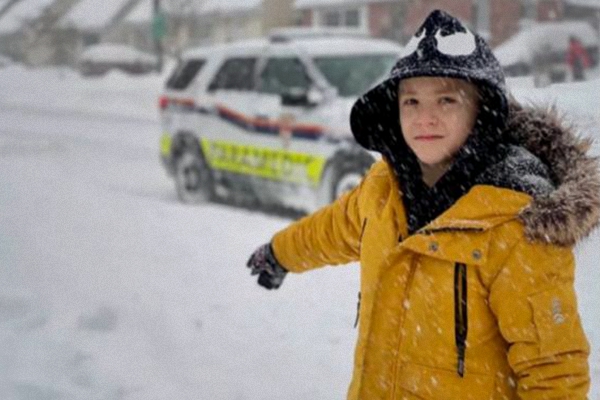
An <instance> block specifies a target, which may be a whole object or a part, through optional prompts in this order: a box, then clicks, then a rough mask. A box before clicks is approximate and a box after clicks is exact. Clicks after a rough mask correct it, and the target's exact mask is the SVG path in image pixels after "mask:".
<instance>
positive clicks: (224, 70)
mask: <svg viewBox="0 0 600 400" xmlns="http://www.w3.org/2000/svg"><path fill="white" fill-rule="evenodd" d="M255 68H256V58H230V59H229V60H227V61H225V63H224V64H223V66H221V69H220V70H219V72H217V75H216V76H215V78H214V80H213V81H212V82H211V83H210V85H209V87H208V90H209V91H214V90H252V89H253V88H254V86H255V85H254V84H255V79H254V77H255Z"/></svg>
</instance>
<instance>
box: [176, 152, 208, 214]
mask: <svg viewBox="0 0 600 400" xmlns="http://www.w3.org/2000/svg"><path fill="white" fill-rule="evenodd" d="M175 187H176V189H177V197H178V198H179V200H181V201H182V202H183V203H189V204H195V203H202V202H207V201H210V200H212V198H213V193H214V185H213V179H212V174H211V171H210V169H209V168H208V166H207V165H206V163H205V162H204V159H203V158H202V157H201V155H200V154H198V153H195V152H192V151H184V152H183V153H182V154H181V155H180V156H179V158H178V159H177V161H176V164H175Z"/></svg>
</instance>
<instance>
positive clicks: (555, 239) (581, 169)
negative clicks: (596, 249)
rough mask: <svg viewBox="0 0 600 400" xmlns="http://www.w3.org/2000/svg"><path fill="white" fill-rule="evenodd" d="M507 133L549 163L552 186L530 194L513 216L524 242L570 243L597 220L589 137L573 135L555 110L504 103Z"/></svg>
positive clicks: (598, 184)
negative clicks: (525, 204) (545, 192)
mask: <svg viewBox="0 0 600 400" xmlns="http://www.w3.org/2000/svg"><path fill="white" fill-rule="evenodd" d="M507 134H508V137H509V140H510V141H515V142H516V143H518V144H520V145H521V146H523V147H525V148H527V149H528V150H529V151H530V152H532V153H533V154H535V155H536V156H537V157H539V158H540V160H542V162H544V163H545V164H546V165H548V166H549V167H550V170H551V175H552V176H551V177H552V180H553V181H554V184H555V185H556V190H554V191H553V192H551V193H550V194H548V195H546V196H540V197H536V198H535V199H534V200H533V202H532V203H531V204H530V205H529V206H528V207H526V208H525V209H523V210H522V212H521V213H520V215H519V218H520V219H521V220H522V221H523V223H524V225H525V235H526V236H527V238H528V239H529V240H532V241H541V242H544V243H552V244H558V245H562V246H572V245H574V244H575V243H577V242H578V241H580V240H581V239H583V238H585V237H587V236H588V235H589V234H590V233H591V232H592V230H593V229H595V228H596V227H598V225H599V221H600V170H599V163H598V158H597V157H591V156H589V155H587V152H588V150H589V149H590V147H591V144H592V140H591V139H589V138H582V137H579V136H578V135H576V134H575V129H574V128H573V127H572V126H567V125H566V124H565V123H564V121H563V120H562V118H561V117H560V116H559V115H558V112H557V110H556V109H555V108H550V109H549V110H542V109H539V108H534V107H525V106H522V105H520V104H518V103H516V102H514V101H512V102H511V104H510V110H509V119H508V127H507Z"/></svg>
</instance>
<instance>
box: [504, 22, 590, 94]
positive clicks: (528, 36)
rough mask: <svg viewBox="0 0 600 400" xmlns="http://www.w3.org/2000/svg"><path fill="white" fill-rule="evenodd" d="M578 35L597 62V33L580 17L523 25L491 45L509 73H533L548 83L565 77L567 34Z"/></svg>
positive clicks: (517, 74) (570, 35)
mask: <svg viewBox="0 0 600 400" xmlns="http://www.w3.org/2000/svg"><path fill="white" fill-rule="evenodd" d="M570 37H576V38H578V39H579V40H580V41H581V43H582V44H583V46H584V47H585V48H586V50H587V51H588V53H589V54H590V55H591V58H592V65H594V66H595V65H597V63H598V35H597V33H596V31H595V30H594V28H592V26H591V25H590V24H588V23H587V22H583V21H560V22H541V23H536V24H534V25H532V26H530V27H528V28H524V29H522V30H521V31H519V32H518V33H517V34H515V35H514V36H513V37H511V38H510V39H508V40H507V41H506V42H504V43H503V44H501V45H500V46H498V47H497V48H496V49H494V53H495V54H496V57H497V58H498V60H499V61H500V64H501V65H502V67H503V69H504V72H505V74H506V75H507V76H509V77H518V76H527V75H533V76H535V77H536V79H540V80H545V81H547V83H553V82H563V81H565V80H568V68H567V64H566V61H565V60H566V54H567V49H568V46H569V38H570Z"/></svg>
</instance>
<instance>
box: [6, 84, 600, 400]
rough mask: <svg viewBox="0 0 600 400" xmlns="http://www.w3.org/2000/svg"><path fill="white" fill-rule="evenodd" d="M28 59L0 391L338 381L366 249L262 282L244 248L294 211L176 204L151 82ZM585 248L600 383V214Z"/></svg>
mask: <svg viewBox="0 0 600 400" xmlns="http://www.w3.org/2000/svg"><path fill="white" fill-rule="evenodd" d="M20 73H21V72H19V74H20ZM27 74H28V75H27V77H28V79H27V80H21V81H20V82H19V81H17V80H15V79H12V78H10V77H9V78H3V76H2V74H0V83H2V85H3V86H2V87H3V89H5V90H4V91H3V92H2V93H0V121H2V123H1V124H0V399H3V400H5V399H6V400H13V399H14V400H24V399H27V400H47V399H53V400H66V399H69V400H70V399H77V400H96V399H98V400H100V399H102V400H113V399H114V400H117V399H127V400H129V399H134V400H142V399H143V400H188V399H189V400H197V399H201V400H203V399H207V400H213V399H224V400H242V399H248V400H270V399H272V400H276V399H277V400H280V399H285V400H296V399H297V400H304V399H319V400H321V399H323V400H336V399H342V398H344V396H345V392H346V387H347V384H348V382H349V379H350V373H351V366H352V353H353V346H354V340H355V338H356V331H355V330H354V329H353V327H352V326H353V324H354V319H355V312H356V295H357V291H358V274H357V268H356V266H355V265H353V266H347V267H341V268H327V269H323V270H319V271H314V272H312V273H310V274H304V275H300V276H289V277H288V278H287V279H286V282H285V284H284V285H283V287H282V288H281V289H280V290H279V291H276V292H268V291H265V290H262V289H260V288H259V287H257V285H256V283H255V282H254V280H253V279H251V278H250V276H249V275H248V272H247V271H246V269H245V268H244V264H245V261H246V258H247V257H248V255H249V254H250V252H251V251H252V250H254V248H255V247H256V246H258V245H259V244H261V243H263V242H264V241H267V240H268V239H269V238H270V237H271V235H272V233H273V232H274V231H276V230H277V229H280V228H282V227H284V226H285V225H286V224H287V223H289V220H286V219H284V218H278V217H272V216H266V215H263V214H259V213H250V212H247V211H244V210H239V209H233V208H229V207H224V206H219V205H200V206H184V205H181V204H179V203H178V202H177V201H176V197H175V191H174V189H173V186H172V183H171V182H170V181H169V180H168V179H167V177H166V176H165V174H164V172H163V171H162V168H161V166H160V163H159V160H158V136H159V132H158V131H159V127H158V125H157V123H156V122H155V110H154V109H153V106H154V105H153V102H154V100H155V97H154V93H150V95H148V96H146V97H144V98H141V99H140V104H142V105H143V107H142V106H140V107H139V108H135V107H133V106H132V105H131V99H134V98H137V97H140V94H142V95H143V94H144V93H145V89H144V90H142V89H139V88H136V87H135V85H142V84H141V83H139V82H137V83H136V82H131V83H129V84H130V85H131V87H132V88H133V89H132V90H134V91H132V92H127V90H126V89H127V87H126V85H124V83H123V82H124V81H123V80H121V78H120V77H115V81H117V80H118V82H117V83H114V82H110V81H109V82H107V83H106V84H105V85H106V87H104V86H102V85H103V84H101V83H99V82H96V84H97V85H99V86H95V87H94V88H92V89H93V90H92V89H90V88H84V89H82V88H81V87H80V85H81V82H78V81H76V80H75V78H69V77H67V79H72V80H73V81H74V83H73V85H71V86H68V85H67V84H65V82H64V81H61V82H58V81H57V82H54V81H52V80H51V79H49V78H48V76H49V73H46V72H39V73H33V72H31V73H30V72H27ZM36 80H38V81H43V82H45V84H46V85H47V86H46V90H44V91H39V90H38V91H36V90H37V89H35V88H34V86H35V87H39V84H37V85H34V84H35V83H36ZM29 81H32V82H33V83H32V84H30V83H29ZM28 85H29V86H28ZM78 85H79V86H78ZM143 85H147V86H148V87H151V86H150V85H149V84H147V83H143ZM143 85H142V86H143ZM596 86H600V85H596ZM7 88H8V89H7ZM115 88H116V89H115ZM117 89H118V90H117ZM592 89H593V88H592ZM7 90H8V91H10V90H12V92H11V93H12V95H10V96H7V95H6V93H7ZM553 90H555V91H557V90H563V91H564V93H566V90H567V89H566V88H565V89H560V88H554V89H553ZM568 90H569V92H568V93H569V94H570V95H571V97H572V98H574V99H581V97H582V96H577V93H576V92H573V91H572V90H571V89H570V88H569V89H568ZM593 90H595V89H593ZM63 92H64V93H65V95H64V98H62V99H59V97H60V96H58V95H57V93H61V94H62V93H63ZM81 93H83V94H85V95H81V96H80V97H78V96H76V95H75V94H81ZM99 93H100V94H102V96H98V94H99ZM595 93H597V91H596V92H595ZM542 94H543V93H542ZM540 96H541V95H540ZM52 99H57V100H56V101H55V102H53V101H52ZM72 99H76V100H72ZM123 99H125V100H126V101H124V102H123V103H119V101H123ZM9 100H10V101H9ZM99 101H101V102H102V104H103V105H105V106H106V109H105V110H100V111H98V110H96V108H95V107H96V105H97V104H98V102H99ZM574 101H575V100H574ZM579 101H580V100H579ZM81 102H83V103H84V104H83V106H81V107H80V106H79V103H81ZM67 103H68V104H67ZM76 103H77V104H76ZM588 103H589V104H592V105H590V106H589V107H590V108H591V107H595V105H593V104H597V102H596V103H593V102H589V101H588ZM90 104H92V105H93V106H90ZM569 104H571V103H569ZM572 104H575V103H574V102H573V103H572ZM146 105H148V106H146ZM128 106H129V107H130V108H129V109H127V107H128ZM135 106H136V107H137V106H138V105H137V104H135ZM567 106H568V104H567ZM148 107H150V108H148ZM573 107H575V106H573ZM577 107H579V108H580V111H582V112H584V113H585V108H584V107H580V106H579V105H577ZM121 109H123V110H125V111H127V112H118V111H119V110H121ZM90 110H94V111H90ZM596 112H597V110H596V109H595V108H594V113H596ZM595 115H596V114H594V116H595ZM577 257H578V262H579V265H578V272H577V273H578V275H577V290H578V294H579V302H580V308H581V310H582V317H583V322H584V325H585V327H586V330H587V333H588V336H589V338H590V341H591V343H592V348H593V354H592V365H593V368H594V371H593V384H594V387H593V391H592V393H591V396H590V399H592V400H600V388H598V385H600V371H599V369H598V367H599V366H600V355H599V352H598V344H599V343H600V311H599V310H600V304H599V303H598V296H597V294H595V293H597V292H596V290H597V287H598V285H599V284H600V269H599V268H598V259H600V234H598V232H597V233H596V234H595V236H594V237H592V238H591V239H590V240H588V241H586V242H584V243H583V244H582V245H581V246H580V247H579V248H578V249H577Z"/></svg>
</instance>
